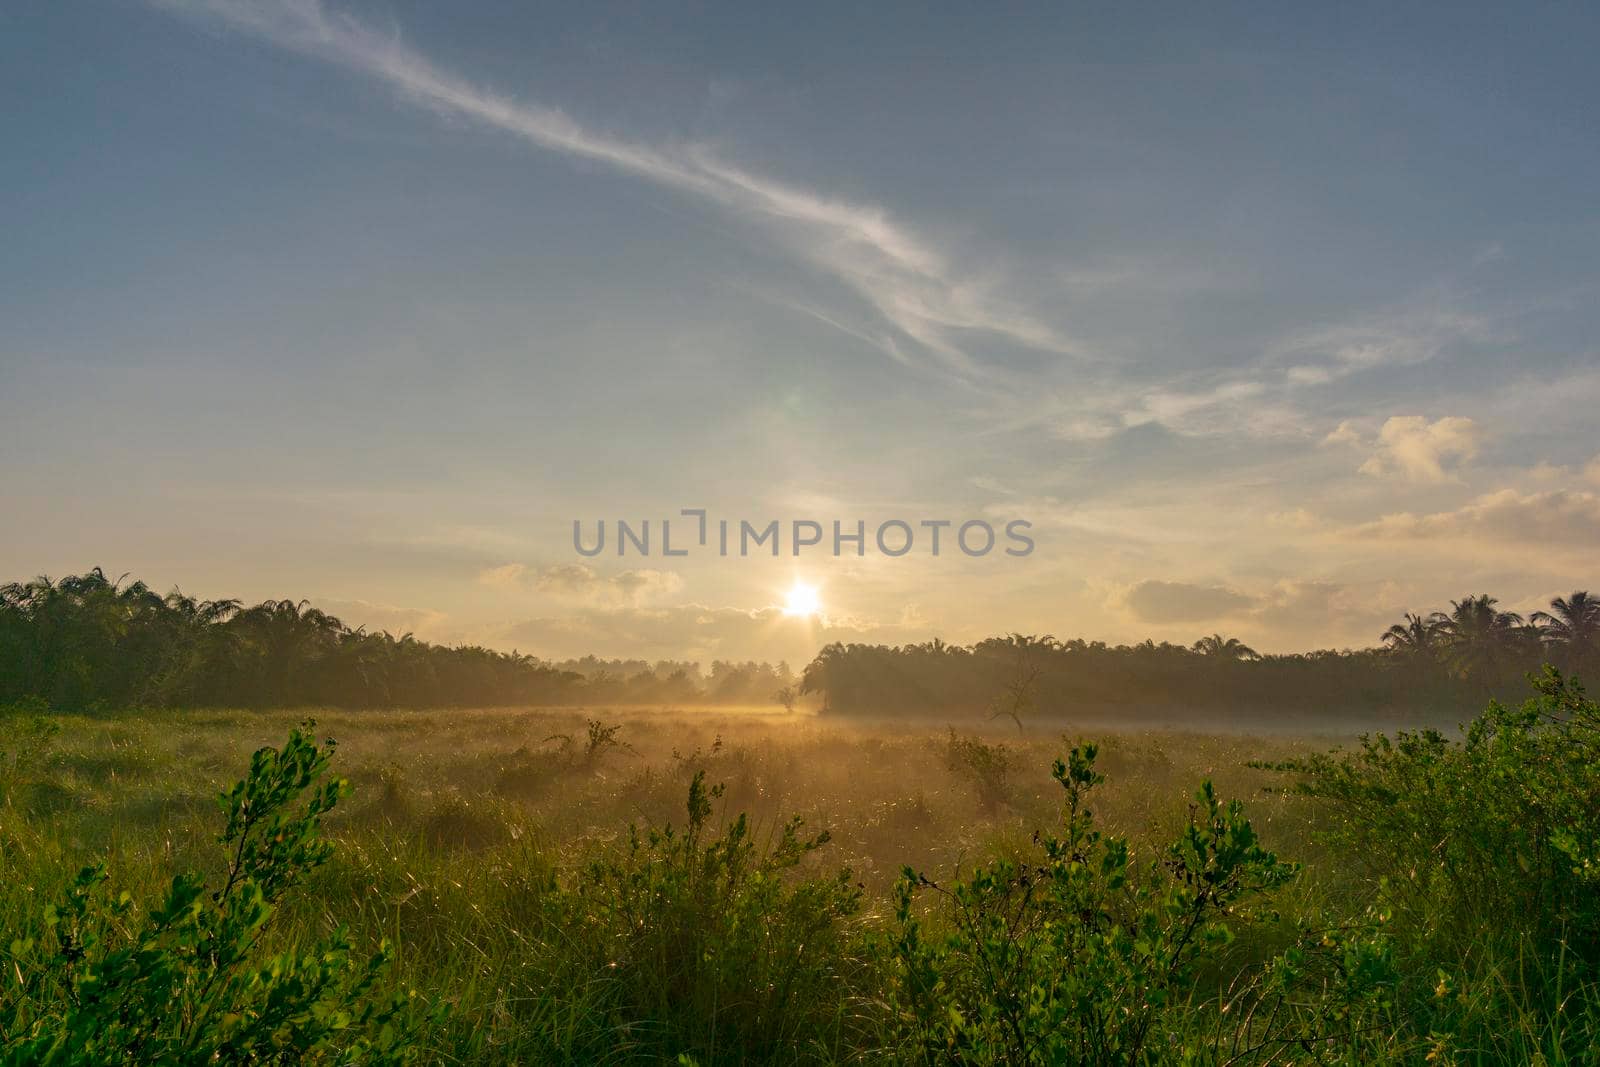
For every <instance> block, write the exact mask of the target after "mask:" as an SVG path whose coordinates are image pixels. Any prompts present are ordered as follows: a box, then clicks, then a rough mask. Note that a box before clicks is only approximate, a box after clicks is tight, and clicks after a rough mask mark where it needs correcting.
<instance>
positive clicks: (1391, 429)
mask: <svg viewBox="0 0 1600 1067" xmlns="http://www.w3.org/2000/svg"><path fill="white" fill-rule="evenodd" d="M1342 428H1343V426H1342V425H1341V429H1342ZM1334 432H1335V433H1338V432H1339V431H1337V430H1336V431H1334ZM1482 439H1483V432H1482V430H1481V429H1480V428H1479V426H1478V424H1477V423H1475V422H1473V421H1472V420H1471V419H1469V418H1465V417H1463V416H1459V415H1451V416H1446V417H1444V418H1441V419H1437V420H1435V421H1433V422H1429V421H1428V419H1427V418H1426V417H1425V416H1422V415H1395V416H1392V417H1391V418H1389V419H1388V420H1387V421H1385V422H1384V424H1383V427H1382V428H1381V429H1380V430H1379V431H1378V442H1377V450H1376V451H1375V452H1374V453H1373V454H1372V457H1371V458H1370V459H1368V460H1367V461H1366V462H1365V463H1363V464H1362V465H1361V473H1362V474H1370V475H1373V476H1374V477H1386V476H1389V475H1399V476H1401V477H1404V478H1406V479H1408V480H1410V481H1413V482H1435V483H1437V482H1446V481H1452V480H1454V476H1453V475H1452V474H1451V473H1450V472H1449V471H1447V470H1446V468H1447V467H1451V466H1456V467H1458V466H1460V465H1461V464H1462V463H1465V462H1466V461H1468V460H1470V459H1472V458H1473V457H1474V456H1476V455H1477V454H1478V445H1479V443H1480V442H1481V441H1482Z"/></svg>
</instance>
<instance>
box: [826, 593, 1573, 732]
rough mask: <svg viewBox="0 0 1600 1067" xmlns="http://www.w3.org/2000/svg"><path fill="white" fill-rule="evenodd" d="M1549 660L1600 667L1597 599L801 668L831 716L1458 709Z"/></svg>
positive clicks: (851, 659)
mask: <svg viewBox="0 0 1600 1067" xmlns="http://www.w3.org/2000/svg"><path fill="white" fill-rule="evenodd" d="M1546 662H1548V663H1553V664H1555V665H1556V666H1558V667H1560V668H1561V669H1563V670H1564V671H1567V672H1568V673H1571V674H1574V675H1576V676H1578V677H1579V678H1585V677H1592V676H1593V674H1594V673H1595V669H1596V667H1600V600H1596V599H1595V598H1594V597H1591V596H1590V595H1589V594H1588V593H1587V592H1576V593H1573V594H1572V595H1571V596H1568V597H1557V598H1556V599H1555V600H1553V601H1552V602H1551V604H1550V610H1549V611H1539V612H1535V613H1533V614H1532V615H1530V616H1529V617H1527V618H1526V619H1524V618H1523V617H1522V616H1520V615H1517V614H1515V613H1513V612H1508V611H1502V610H1500V608H1499V606H1498V601H1497V600H1496V599H1495V598H1494V597H1492V596H1488V595H1486V594H1480V595H1476V596H1466V597H1463V598H1462V599H1460V600H1456V601H1452V602H1451V604H1450V608H1449V610H1447V611H1436V612H1432V613H1429V614H1421V615H1419V614H1411V613H1407V614H1406V615H1405V618H1404V620H1403V621H1402V622H1399V623H1396V624H1395V625H1393V626H1391V627H1389V629H1388V630H1386V631H1385V632H1384V633H1383V634H1382V635H1380V638H1379V643H1378V644H1377V645H1376V646H1375V647H1371V648H1364V649H1346V650H1338V651H1335V650H1329V649H1323V650H1317V651H1313V652H1303V653H1293V654H1286V655H1260V654H1258V653H1257V652H1256V651H1255V650H1254V649H1252V648H1250V647H1249V646H1248V645H1246V644H1244V643H1243V642H1241V641H1239V640H1238V639H1237V638H1234V637H1225V636H1223V635H1221V634H1212V635H1209V636H1206V637H1202V638H1200V639H1199V640H1198V641H1196V642H1194V644H1192V645H1179V644H1172V643H1169V642H1162V643H1161V644H1157V643H1156V642H1154V641H1144V642H1142V643H1140V644H1135V645H1108V644H1106V643H1105V642H1103V641H1085V640H1082V639H1077V638H1074V639H1071V640H1066V641H1062V640H1057V639H1056V638H1055V637H1054V636H1051V635H1044V636H1038V635H1027V634H1011V635H1008V636H1006V637H993V638H989V639H987V640H984V641H979V642H978V643H976V644H973V645H967V646H962V645H950V644H946V643H945V642H943V641H939V640H933V641H928V642H924V643H922V644H910V645H901V646H895V647H890V646H885V645H866V644H839V643H836V644H831V645H828V646H827V647H825V648H824V649H823V650H822V651H821V652H820V653H819V654H818V655H817V657H816V659H814V660H813V661H812V662H811V663H810V664H809V665H808V666H807V667H806V669H805V671H804V673H803V674H802V676H801V685H800V690H801V692H802V693H810V694H814V695H815V696H816V697H817V698H818V699H820V700H821V701H822V702H823V704H824V706H825V707H826V708H827V709H829V710H831V711H833V712H836V713H840V714H882V713H891V714H892V713H907V712H917V711H938V712H946V713H960V712H968V713H975V712H981V711H984V710H987V711H988V712H989V714H990V715H991V716H995V717H998V716H1002V715H1004V716H1008V717H1012V718H1016V719H1018V720H1019V721H1020V719H1021V717H1022V716H1023V715H1024V714H1026V713H1028V712H1032V711H1042V712H1045V713H1047V714H1059V713H1076V714H1085V713H1088V714H1093V713H1100V712H1115V711H1118V710H1121V709H1131V708H1147V709H1148V708H1160V707H1171V708H1174V709H1177V708H1183V709H1214V710H1220V711H1236V710H1241V709H1261V710H1271V711H1275V712H1314V711H1326V710H1328V709H1345V710H1364V711H1371V712H1381V711H1384V710H1388V709H1394V708H1405V709H1411V710H1424V711H1425V710H1428V709H1436V710H1439V711H1447V710H1449V711H1453V710H1455V709H1458V708H1460V707H1463V706H1470V705H1471V704H1474V703H1477V702H1481V700H1482V699H1483V698H1484V697H1485V696H1491V697H1492V696H1500V697H1503V698H1510V697H1513V696H1520V695H1522V694H1523V693H1524V692H1525V690H1526V679H1527V676H1528V674H1529V673H1530V672H1533V671H1537V670H1538V669H1539V667H1540V665H1541V664H1543V663H1546Z"/></svg>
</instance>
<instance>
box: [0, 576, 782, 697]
mask: <svg viewBox="0 0 1600 1067" xmlns="http://www.w3.org/2000/svg"><path fill="white" fill-rule="evenodd" d="M793 681H794V679H793V678H792V676H791V675H790V672H789V668H788V667H787V666H786V665H783V664H779V665H778V666H777V667H774V666H772V665H769V664H764V663H759V664H758V663H724V662H721V661H718V662H716V663H714V664H712V671H711V674H710V675H709V676H703V675H702V674H701V671H700V667H699V665H698V664H695V663H674V662H668V661H663V662H661V663H657V664H653V665H652V664H646V663H643V662H641V661H619V660H613V661H602V660H596V659H594V658H593V657H589V658H586V659H584V660H574V661H569V662H567V663H562V664H551V663H547V662H545V661H543V660H540V659H538V658H536V657H534V656H530V655H526V654H522V653H517V652H500V651H496V650H493V649H488V648H483V647H480V646H476V645H456V646H445V645H437V644H430V643H429V642H426V641H419V640H417V639H416V638H415V637H414V636H412V635H411V634H402V635H400V636H398V637H397V636H395V635H393V634H390V633H388V632H378V633H368V632H366V630H365V629H363V628H360V627H355V628H352V627H350V626H347V625H345V624H344V623H343V622H342V621H340V620H339V619H338V618H337V617H335V616H333V615H330V614H328V613H327V612H324V611H321V610H319V609H317V608H314V607H311V606H310V605H309V604H307V603H306V602H305V601H292V600H267V601H264V602H262V603H260V604H256V605H254V606H250V607H246V606H245V605H243V604H242V603H241V602H240V601H238V600H199V599H196V598H194V597H191V596H187V595H185V594H184V593H182V592H179V591H177V590H174V591H172V592H170V593H167V594H165V595H162V594H159V593H157V592H155V591H154V590H152V589H151V588H150V587H149V586H147V585H146V584H145V583H143V582H140V581H133V582H125V581H123V580H121V579H118V580H112V579H110V578H108V577H107V576H106V575H105V573H104V572H103V571H102V570H100V569H99V568H96V569H94V570H92V571H89V572H88V573H87V574H83V575H75V576H72V577H67V578H62V579H59V580H55V579H51V578H44V577H41V578H35V579H34V580H32V581H28V582H13V583H11V584H8V585H4V586H0V705H4V704H15V703H18V702H21V701H25V700H32V701H37V702H43V703H45V704H48V705H49V706H51V707H55V708H61V709H68V710H79V709H93V708H96V707H130V706H140V707H192V706H204V705H212V706H219V705H221V706H243V707H299V706H338V707H397V706H409V707H450V706H463V707H464V706H477V707H488V706H495V705H511V704H582V703H611V704H628V703H638V704H652V703H671V702H683V703H690V702H696V703H705V702H712V703H715V702H730V703H762V704H767V703H770V702H771V700H772V694H773V692H774V691H775V690H776V689H777V688H779V687H781V686H784V685H788V684H791V683H792V682H793Z"/></svg>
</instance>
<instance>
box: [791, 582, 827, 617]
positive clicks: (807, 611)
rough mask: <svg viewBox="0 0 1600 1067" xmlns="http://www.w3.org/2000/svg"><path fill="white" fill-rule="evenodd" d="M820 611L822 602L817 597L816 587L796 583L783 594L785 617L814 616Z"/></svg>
mask: <svg viewBox="0 0 1600 1067" xmlns="http://www.w3.org/2000/svg"><path fill="white" fill-rule="evenodd" d="M821 610H822V600H821V598H820V597H818V595H817V587H816V586H814V585H807V584H806V583H805V582H801V581H797V582H795V583H794V584H793V585H792V586H790V587H789V591H788V592H787V593H785V594H784V600H783V613H784V614H785V615H794V616H806V615H815V614H817V613H818V612H820V611H821Z"/></svg>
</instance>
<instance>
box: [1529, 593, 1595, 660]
mask: <svg viewBox="0 0 1600 1067" xmlns="http://www.w3.org/2000/svg"><path fill="white" fill-rule="evenodd" d="M1550 607H1551V608H1552V609H1553V610H1552V611H1536V612H1534V613H1533V615H1532V616H1530V620H1531V621H1532V622H1533V623H1534V624H1535V625H1537V626H1538V627H1539V636H1540V637H1541V638H1542V639H1543V640H1544V642H1545V643H1546V644H1548V645H1552V646H1556V647H1559V648H1560V649H1561V650H1562V652H1563V653H1564V657H1565V659H1566V662H1567V665H1568V667H1569V668H1571V667H1581V666H1583V665H1586V664H1587V663H1589V662H1590V661H1591V660H1592V659H1594V657H1595V654H1596V652H1600V599H1596V598H1594V597H1592V596H1590V595H1589V594H1588V593H1587V592H1585V591H1583V590H1579V591H1578V592H1576V593H1573V594H1572V595H1571V596H1570V597H1559V596H1558V597H1556V598H1555V599H1554V600H1552V601H1550Z"/></svg>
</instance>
